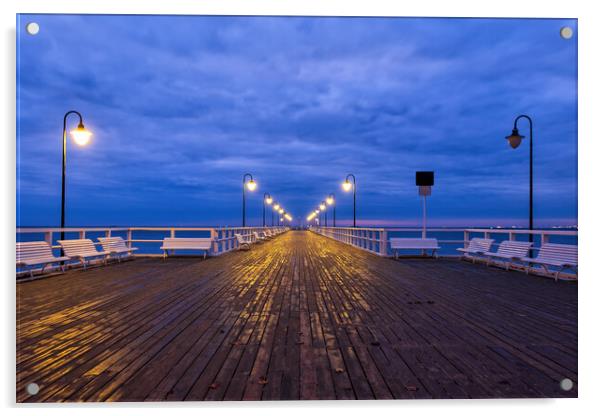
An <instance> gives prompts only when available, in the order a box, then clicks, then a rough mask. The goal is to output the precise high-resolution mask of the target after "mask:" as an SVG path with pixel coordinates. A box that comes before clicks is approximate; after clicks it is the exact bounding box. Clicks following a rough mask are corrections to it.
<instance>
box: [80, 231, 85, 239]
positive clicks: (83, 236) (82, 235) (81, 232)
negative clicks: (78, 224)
mask: <svg viewBox="0 0 602 416" xmlns="http://www.w3.org/2000/svg"><path fill="white" fill-rule="evenodd" d="M84 238H86V230H80V231H79V239H80V240H83V239H84Z"/></svg>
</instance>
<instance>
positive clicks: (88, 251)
mask: <svg viewBox="0 0 602 416" xmlns="http://www.w3.org/2000/svg"><path fill="white" fill-rule="evenodd" d="M58 243H59V244H60V245H61V247H63V251H64V252H65V255H66V256H68V257H77V256H89V255H93V254H95V253H96V254H98V250H96V247H95V246H94V243H93V242H92V240H90V239H89V238H82V239H79V240H58Z"/></svg>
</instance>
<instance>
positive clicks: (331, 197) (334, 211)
mask: <svg viewBox="0 0 602 416" xmlns="http://www.w3.org/2000/svg"><path fill="white" fill-rule="evenodd" d="M335 202H336V200H335V198H334V194H330V195H328V198H326V203H327V204H328V205H332V226H333V227H336V226H337V206H336V204H335Z"/></svg>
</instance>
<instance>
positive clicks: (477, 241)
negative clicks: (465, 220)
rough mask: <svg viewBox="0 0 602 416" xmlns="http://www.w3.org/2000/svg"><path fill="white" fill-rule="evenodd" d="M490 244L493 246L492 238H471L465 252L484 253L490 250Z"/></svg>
mask: <svg viewBox="0 0 602 416" xmlns="http://www.w3.org/2000/svg"><path fill="white" fill-rule="evenodd" d="M492 244H493V239H492V238H473V239H471V240H470V243H469V244H468V248H467V250H469V251H480V252H483V253H485V252H487V251H489V250H490V249H491V245H492Z"/></svg>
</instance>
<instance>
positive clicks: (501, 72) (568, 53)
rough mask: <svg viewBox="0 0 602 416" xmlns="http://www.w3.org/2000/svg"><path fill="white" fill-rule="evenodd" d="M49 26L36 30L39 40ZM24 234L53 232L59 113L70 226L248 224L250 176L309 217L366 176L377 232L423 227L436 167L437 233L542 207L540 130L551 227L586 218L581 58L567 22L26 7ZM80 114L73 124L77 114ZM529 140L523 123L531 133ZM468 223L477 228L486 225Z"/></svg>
mask: <svg viewBox="0 0 602 416" xmlns="http://www.w3.org/2000/svg"><path fill="white" fill-rule="evenodd" d="M32 20H35V21H37V22H38V23H40V26H41V31H40V33H39V35H37V36H28V35H26V34H25V32H24V30H23V29H24V26H25V25H26V24H27V22H29V21H32ZM18 24H19V28H18V32H19V34H18V43H19V44H18V100H17V105H18V129H19V137H18V160H17V169H18V185H19V187H18V199H17V204H18V206H17V208H18V223H19V224H21V225H55V224H57V223H58V218H59V208H60V205H59V203H60V158H61V141H60V139H61V128H62V117H63V114H64V113H65V112H66V111H67V110H70V109H72V108H75V109H78V110H79V111H81V112H82V114H83V115H84V119H85V123H86V126H87V127H89V128H90V129H91V130H93V132H94V136H93V142H92V144H91V145H90V146H89V147H86V148H77V147H75V146H71V143H70V144H69V145H70V148H69V150H68V193H67V198H68V223H69V224H72V225H76V224H78V225H79V224H81V225H83V224H97V225H101V224H189V225H193V224H195V225H196V224H198V225H201V224H203V225H206V224H231V225H233V224H238V223H239V222H240V198H241V195H240V193H241V190H240V187H241V180H242V174H243V173H245V172H247V171H249V172H252V173H253V175H254V176H255V177H256V179H257V180H258V182H259V184H260V189H259V190H260V191H261V192H257V193H255V194H251V195H250V196H249V216H250V217H251V219H250V221H249V222H250V223H254V224H258V223H260V221H261V220H260V216H261V195H263V192H264V191H267V192H270V193H271V194H272V195H273V196H274V197H275V198H276V199H277V200H278V201H281V202H282V204H283V205H284V206H285V207H286V208H287V209H288V210H289V211H290V212H292V213H293V214H295V215H297V216H299V217H301V218H304V217H305V215H306V214H307V213H308V212H310V210H311V209H312V208H313V207H314V206H315V204H316V203H317V202H319V201H321V200H322V199H324V197H325V196H326V195H327V194H328V193H330V192H333V191H335V192H337V193H338V194H339V197H338V201H339V202H338V211H337V214H338V215H337V217H338V218H339V219H340V221H341V222H342V221H343V219H345V218H349V217H350V216H351V198H350V196H349V195H346V194H342V193H341V192H340V182H341V181H342V180H343V178H344V176H345V175H346V174H347V173H349V172H353V173H355V174H356V176H357V178H358V210H359V215H360V218H362V219H363V220H364V221H365V222H366V223H370V222H371V221H372V222H373V223H376V222H379V223H380V222H381V221H383V220H388V221H392V222H395V221H397V222H399V223H405V222H407V221H409V222H412V221H417V219H418V218H419V212H420V205H419V202H418V198H417V195H416V193H417V192H416V189H415V186H414V183H413V179H414V171H416V170H426V169H428V170H431V169H432V170H435V171H436V181H437V183H436V185H435V188H434V192H433V196H432V198H431V199H430V201H429V203H430V213H431V216H432V218H433V219H434V220H437V221H440V223H445V222H446V221H448V222H450V223H451V222H452V221H453V222H454V223H455V224H457V223H458V222H462V221H466V222H467V223H469V222H471V221H472V222H474V221H475V220H480V219H482V221H483V222H486V221H493V220H495V221H504V220H507V221H511V222H513V223H518V224H519V225H521V224H522V225H524V224H525V223H526V216H527V215H526V214H527V208H528V205H527V202H528V200H527V186H528V146H521V147H520V148H518V149H517V150H511V149H510V148H509V147H508V146H507V144H506V143H505V140H504V139H503V138H504V136H506V135H507V134H509V133H510V130H511V127H512V121H513V120H514V117H515V116H516V115H518V114H520V113H527V114H530V115H531V116H532V117H533V119H534V121H535V126H534V128H535V130H534V134H535V142H534V143H535V186H536V188H535V208H536V219H537V221H539V224H541V225H545V224H546V223H550V222H557V221H560V222H567V223H575V222H576V217H577V97H576V83H577V48H576V39H573V40H570V41H566V40H563V39H562V38H560V36H559V30H560V28H561V27H562V26H565V25H569V26H572V27H573V28H574V30H575V32H576V29H577V28H576V21H574V20H569V19H564V20H563V19H432V18H428V19H426V18H425V19H419V18H388V19H385V18H278V17H253V18H250V17H201V16H196V17H195V16H94V15H86V16H78V15H21V16H20V19H19V23H18ZM70 122H71V123H75V120H71V121H70ZM520 127H521V130H522V131H523V132H525V131H526V128H527V126H526V125H523V124H521V126H520ZM472 222H471V223H472Z"/></svg>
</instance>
